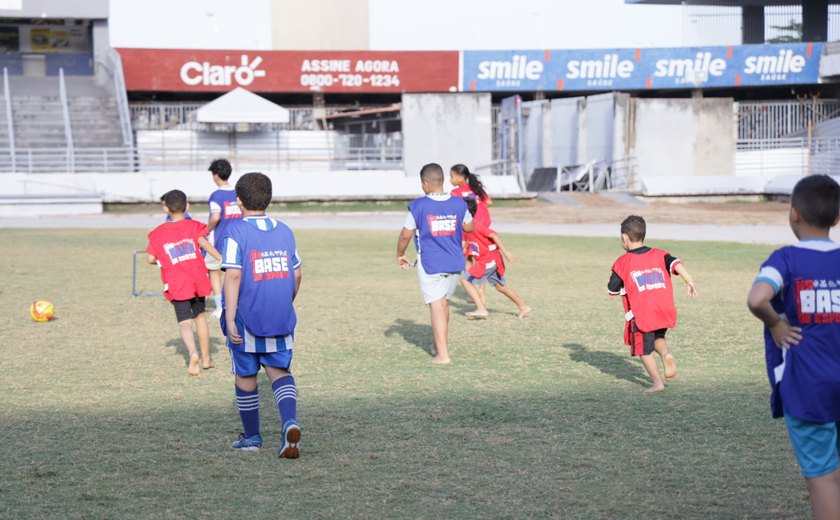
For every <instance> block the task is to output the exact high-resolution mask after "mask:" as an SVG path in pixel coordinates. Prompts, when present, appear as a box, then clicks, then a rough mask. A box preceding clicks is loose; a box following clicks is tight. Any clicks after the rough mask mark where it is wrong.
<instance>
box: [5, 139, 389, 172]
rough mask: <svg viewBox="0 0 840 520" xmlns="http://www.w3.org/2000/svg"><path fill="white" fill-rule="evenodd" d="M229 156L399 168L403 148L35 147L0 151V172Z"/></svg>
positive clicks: (263, 162) (165, 167)
mask: <svg viewBox="0 0 840 520" xmlns="http://www.w3.org/2000/svg"><path fill="white" fill-rule="evenodd" d="M216 156H218V157H228V158H230V159H231V161H233V162H234V163H235V164H236V165H237V168H239V169H241V170H258V171H312V170H318V171H324V170H400V169H402V167H403V163H402V147H401V146H395V147H332V148H323V147H322V148H302V149H301V148H279V147H278V148H273V149H271V148H247V147H238V148H236V149H228V148H226V149H222V148H218V149H212V150H211V149H198V148H169V147H156V148H149V147H143V148H137V147H134V148H88V149H85V148H76V149H74V150H72V151H70V150H68V149H67V148H37V149H28V150H27V149H20V148H19V149H17V150H15V151H14V152H12V151H11V150H9V149H8V148H7V149H0V172H2V173H127V172H135V171H144V172H155V171H173V172H175V171H189V170H201V171H204V170H205V169H206V168H207V161H208V159H207V158H208V157H216Z"/></svg>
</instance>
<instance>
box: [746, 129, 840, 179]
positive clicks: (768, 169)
mask: <svg viewBox="0 0 840 520" xmlns="http://www.w3.org/2000/svg"><path fill="white" fill-rule="evenodd" d="M734 172H735V175H737V176H762V177H768V178H769V177H776V176H779V175H811V174H822V175H837V173H838V172H840V138H831V139H810V140H809V139H807V138H794V139H741V140H739V141H738V142H737V143H736V147H735V160H734Z"/></svg>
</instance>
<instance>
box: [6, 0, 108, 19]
mask: <svg viewBox="0 0 840 520" xmlns="http://www.w3.org/2000/svg"><path fill="white" fill-rule="evenodd" d="M13 4H15V2H14V1H13V0H11V1H7V2H4V4H3V5H4V6H10V7H12V8H7V9H0V17H3V18H41V17H45V18H108V0H18V2H17V5H19V6H20V8H19V9H18V8H15V7H16V6H15V5H13Z"/></svg>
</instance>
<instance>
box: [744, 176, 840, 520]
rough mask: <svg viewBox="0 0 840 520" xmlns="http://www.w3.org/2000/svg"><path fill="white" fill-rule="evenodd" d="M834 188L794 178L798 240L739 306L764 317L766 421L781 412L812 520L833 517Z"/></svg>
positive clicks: (839, 366)
mask: <svg viewBox="0 0 840 520" xmlns="http://www.w3.org/2000/svg"><path fill="white" fill-rule="evenodd" d="M838 208H840V186H838V184H837V182H835V181H834V180H833V179H832V178H831V177H828V176H825V175H811V176H808V177H805V178H803V179H802V180H800V181H799V182H798V183H797V184H796V186H795V187H794V188H793V194H792V195H791V197H790V212H789V221H790V228H791V229H792V230H793V234H794V235H796V238H798V239H799V242H797V243H796V244H794V245H792V246H787V247H783V248H781V249H777V250H776V251H774V252H773V254H771V255H770V258H768V259H767V261H765V262H764V264H762V266H761V271H759V273H758V276H757V277H756V279H755V283H754V284H753V286H752V289H751V290H750V294H749V297H748V299H747V306H748V307H749V309H750V311H751V312H752V313H753V314H754V315H755V317H756V318H758V319H760V320H761V321H762V322H764V355H765V359H766V363H767V376H768V378H769V379H770V385H771V388H772V391H771V394H770V408H771V411H772V414H773V417H774V418H780V417H784V419H785V424H786V425H787V430H788V436H789V437H790V442H791V445H792V446H793V452H794V454H795V455H796V459H797V461H798V462H799V467H800V470H801V471H802V476H803V477H805V482H806V483H807V485H808V494H809V495H810V497H811V510H812V512H813V514H814V518H815V519H817V520H828V519H832V520H834V519H837V518H840V469H838V467H840V462H838V461H839V460H840V457H838V448H840V436H839V435H838V425H840V244H837V243H835V242H833V241H832V240H831V239H830V238H829V230H830V229H831V228H832V227H833V226H835V225H836V224H837V222H838V220H840V210H838Z"/></svg>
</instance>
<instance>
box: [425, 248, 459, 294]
mask: <svg viewBox="0 0 840 520" xmlns="http://www.w3.org/2000/svg"><path fill="white" fill-rule="evenodd" d="M417 273H418V274H419V275H420V292H422V293H423V301H424V302H426V305H428V304H430V303H432V302H436V301H438V300H440V299H441V298H446V299H447V300H451V299H452V296H454V295H455V289H457V288H458V284H459V283H460V281H461V273H439V274H426V271H424V270H423V264H422V262H421V261H420V259H419V258H418V259H417Z"/></svg>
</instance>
